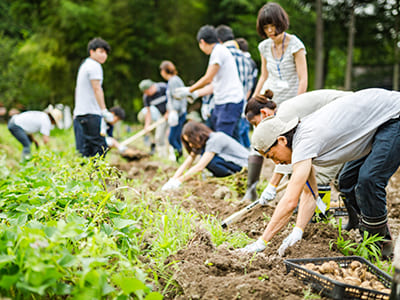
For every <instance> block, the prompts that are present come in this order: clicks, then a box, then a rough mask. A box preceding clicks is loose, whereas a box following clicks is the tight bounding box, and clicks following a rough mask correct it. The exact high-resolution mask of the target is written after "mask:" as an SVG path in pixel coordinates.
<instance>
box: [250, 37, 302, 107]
mask: <svg viewBox="0 0 400 300" xmlns="http://www.w3.org/2000/svg"><path fill="white" fill-rule="evenodd" d="M273 43H274V42H273V41H272V40H271V39H266V40H264V41H262V42H261V43H260V44H259V45H258V50H259V51H260V54H261V55H262V56H263V57H264V58H265V59H266V61H267V70H268V78H267V80H266V81H265V82H264V85H263V87H262V89H261V94H264V92H265V90H266V89H270V90H271V91H272V92H273V93H274V96H273V98H272V100H274V101H275V102H276V104H278V105H279V104H280V103H282V102H283V101H286V100H288V99H290V98H292V97H294V96H296V95H297V89H298V86H299V78H298V76H297V71H296V64H295V61H294V54H295V53H296V52H298V51H299V50H301V49H304V52H305V51H306V49H305V47H304V44H303V42H302V41H300V40H299V38H298V37H297V36H295V35H291V36H290V40H289V44H288V46H287V48H286V50H285V52H284V54H283V57H282V59H281V60H280V59H276V58H275V57H274V56H273V54H272V47H273V46H274V44H273Z"/></svg>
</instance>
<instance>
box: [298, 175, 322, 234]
mask: <svg viewBox="0 0 400 300" xmlns="http://www.w3.org/2000/svg"><path fill="white" fill-rule="evenodd" d="M308 183H309V184H310V186H311V188H312V189H313V192H314V194H315V195H318V186H317V180H316V178H315V169H314V167H312V169H311V173H310V176H309V177H308ZM316 203H317V202H316V199H315V198H314V196H313V195H312V193H311V191H310V189H309V188H308V186H307V185H306V186H305V187H304V190H303V193H302V194H301V197H300V204H299V213H298V215H297V220H296V226H297V227H300V228H301V229H303V230H304V228H305V227H306V225H307V224H308V222H309V221H310V220H311V218H312V216H313V214H314V211H315V207H316V206H317V205H316Z"/></svg>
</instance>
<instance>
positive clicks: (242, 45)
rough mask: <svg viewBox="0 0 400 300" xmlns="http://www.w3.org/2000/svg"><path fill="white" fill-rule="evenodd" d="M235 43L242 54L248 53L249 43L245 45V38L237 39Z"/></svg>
mask: <svg viewBox="0 0 400 300" xmlns="http://www.w3.org/2000/svg"><path fill="white" fill-rule="evenodd" d="M236 43H238V45H239V49H240V50H242V51H243V52H248V51H249V43H247V40H246V39H245V38H237V39H236Z"/></svg>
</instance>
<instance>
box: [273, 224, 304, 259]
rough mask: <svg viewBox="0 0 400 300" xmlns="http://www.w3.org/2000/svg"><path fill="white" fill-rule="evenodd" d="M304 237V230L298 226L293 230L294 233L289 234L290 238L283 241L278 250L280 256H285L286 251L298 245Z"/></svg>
mask: <svg viewBox="0 0 400 300" xmlns="http://www.w3.org/2000/svg"><path fill="white" fill-rule="evenodd" d="M302 237H303V230H302V229H301V228H300V227H297V226H296V227H295V228H293V231H292V233H291V234H289V235H288V237H287V238H286V239H284V240H283V242H282V245H281V246H280V247H279V249H278V254H279V255H280V256H283V255H284V254H285V251H286V249H287V248H288V247H290V246H293V245H294V244H296V243H297V242H298V241H300V240H301V238H302Z"/></svg>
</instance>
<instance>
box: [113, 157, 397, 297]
mask: <svg viewBox="0 0 400 300" xmlns="http://www.w3.org/2000/svg"><path fill="white" fill-rule="evenodd" d="M113 164H114V165H115V166H116V167H117V168H119V169H120V170H122V171H124V172H126V173H127V176H128V177H129V178H132V179H135V178H140V179H141V181H144V182H145V184H143V185H142V186H141V187H138V188H139V189H140V190H141V191H142V192H143V191H144V190H146V189H147V190H150V191H152V192H156V193H161V194H165V193H166V192H164V193H162V192H160V189H161V186H162V185H163V184H164V183H165V182H166V181H167V180H168V178H169V177H170V176H172V175H173V173H174V172H175V170H176V169H177V167H178V165H177V164H176V165H171V164H169V165H168V164H163V163H162V162H160V161H155V160H152V159H148V158H146V159H143V160H140V161H135V162H126V161H122V160H115V162H114V163H113ZM272 169H273V164H272V163H270V162H265V163H264V168H263V174H262V178H263V179H268V178H269V176H270V174H271V172H272ZM245 178H246V173H242V174H239V175H235V176H232V177H231V178H227V179H226V181H224V180H221V179H215V178H212V177H207V178H205V177H204V176H197V177H196V178H195V179H192V180H190V181H188V182H186V183H184V185H183V188H181V189H180V190H178V191H173V192H169V193H168V196H169V197H170V199H173V200H172V201H177V203H180V205H182V206H183V207H185V208H187V209H188V210H190V209H195V210H196V211H198V212H199V213H203V214H209V215H213V216H215V217H216V218H218V219H219V220H221V221H222V220H223V219H225V218H226V217H228V216H230V215H231V214H233V213H234V212H236V211H238V210H240V209H241V208H243V207H245V206H246V205H247V204H248V203H243V202H241V201H240V199H241V198H242V196H243V191H244V189H245V187H244V184H245V182H246V179H245ZM226 182H229V185H228V184H226ZM232 186H236V189H233V188H232ZM283 193H284V192H281V193H278V196H277V199H276V200H274V201H273V202H272V203H271V205H270V206H267V207H259V208H257V209H253V210H251V211H249V212H248V213H247V214H246V215H245V216H244V217H243V218H241V219H240V220H239V221H237V222H236V223H233V224H231V225H230V226H229V228H228V229H226V230H229V231H230V232H235V231H242V232H245V233H246V234H247V235H248V236H249V237H251V238H254V239H256V238H258V237H259V236H260V235H261V233H262V232H263V230H264V229H265V227H266V225H267V223H268V219H269V217H270V216H271V215H272V213H273V211H274V209H275V206H276V203H277V202H278V201H279V199H280V197H281V196H282V195H283ZM387 194H388V196H387V199H388V209H389V218H390V219H389V224H390V226H391V230H392V234H393V236H394V237H397V234H398V232H399V227H400V221H399V220H400V218H399V217H400V197H399V195H400V171H398V172H397V173H396V174H395V175H394V176H393V177H392V179H391V180H390V183H389V186H388V188H387ZM336 196H337V193H335V192H333V193H332V198H333V199H335V198H334V197H336ZM182 199H185V200H184V201H183V200H182ZM295 217H296V215H294V216H293V217H292V218H291V220H290V223H289V225H288V226H287V227H286V228H285V229H284V230H283V231H281V232H280V233H279V234H277V235H276V236H275V238H274V239H273V240H272V241H271V243H270V245H269V246H268V248H267V249H266V250H265V251H264V252H263V253H259V254H257V255H250V254H249V255H247V254H246V255H244V254H239V253H238V252H237V251H234V249H230V248H227V246H226V245H221V246H219V247H218V248H217V247H215V245H213V243H212V242H211V239H210V236H209V233H208V232H206V231H205V230H204V229H202V228H199V229H197V231H196V233H195V235H194V238H193V239H192V240H191V241H190V242H189V243H188V245H187V247H186V248H184V249H182V250H180V251H178V253H176V254H175V255H173V256H171V257H170V258H169V259H168V261H166V262H165V263H166V264H168V263H169V262H172V261H179V263H177V264H175V265H174V266H175V273H174V274H175V275H174V279H175V281H176V282H177V283H178V285H179V286H180V289H181V291H180V293H179V294H174V295H165V297H166V299H304V298H306V297H307V295H308V294H309V293H310V288H309V287H307V286H306V285H304V284H303V283H302V282H301V281H299V280H298V279H296V278H295V277H294V275H292V274H291V273H289V274H286V267H285V264H284V260H285V259H288V258H315V257H336V256H342V254H341V253H340V252H339V251H338V250H337V249H336V248H335V246H333V247H331V248H332V249H331V248H330V242H331V241H336V240H337V237H338V230H337V229H336V228H334V227H333V225H331V224H327V223H315V224H309V225H308V226H307V227H306V229H305V232H304V235H303V239H302V240H301V241H300V242H298V243H297V244H296V245H294V246H293V247H290V248H289V250H288V251H287V253H286V255H285V257H280V256H279V255H278V254H277V249H278V248H279V246H280V244H281V243H282V241H283V239H284V238H285V237H286V236H287V235H288V234H289V233H290V232H291V228H292V226H291V225H293V224H294V222H295ZM357 235H358V233H356V232H351V236H352V237H353V238H356V237H357ZM314 293H315V291H314ZM322 299H324V298H323V297H322Z"/></svg>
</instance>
